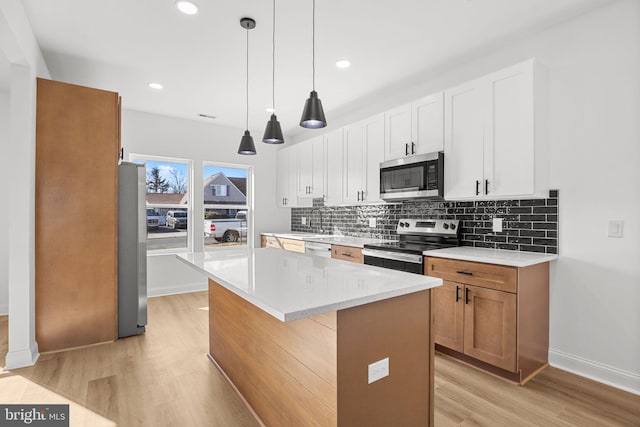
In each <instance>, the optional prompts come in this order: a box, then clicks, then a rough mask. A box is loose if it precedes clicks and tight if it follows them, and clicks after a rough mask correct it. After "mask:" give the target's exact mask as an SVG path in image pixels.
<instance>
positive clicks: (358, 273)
mask: <svg viewBox="0 0 640 427" xmlns="http://www.w3.org/2000/svg"><path fill="white" fill-rule="evenodd" d="M176 257H177V258H178V259H179V260H180V261H182V262H184V263H186V264H187V265H189V266H190V267H192V268H194V269H195V270H198V271H200V272H202V273H204V274H205V275H206V276H207V277H209V278H210V279H213V280H214V281H215V282H217V283H219V284H220V285H222V286H224V287H225V288H227V289H228V290H230V291H231V292H233V293H235V294H236V295H238V296H240V297H241V298H243V299H245V300H246V301H248V302H250V303H251V304H253V305H255V306H257V307H259V308H260V309H262V310H264V311H265V312H267V313H269V314H271V315H272V316H274V317H275V318H277V319H279V320H281V321H283V322H288V321H292V320H296V319H301V318H305V317H309V316H313V315H316V314H322V313H327V312H331V311H336V310H342V309H346V308H350V307H356V306H359V305H363V304H368V303H372V302H376V301H382V300H385V299H388V298H393V297H396V296H400V295H406V294H410V293H413V292H418V291H422V290H425V289H431V288H434V287H437V286H440V285H442V280H441V279H438V278H435V277H428V276H422V275H419V274H412V273H405V272H401V271H395V270H389V269H385V268H380V267H374V266H369V265H362V264H356V263H352V262H348V261H341V260H334V259H331V258H324V257H317V256H313V255H307V254H300V253H296V252H290V251H284V250H281V249H274V248H261V249H247V248H242V249H228V250H226V249H225V250H217V251H210V252H204V253H187V254H178V255H176Z"/></svg>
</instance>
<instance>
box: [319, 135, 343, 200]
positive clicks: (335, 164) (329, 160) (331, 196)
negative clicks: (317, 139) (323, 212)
mask: <svg viewBox="0 0 640 427" xmlns="http://www.w3.org/2000/svg"><path fill="white" fill-rule="evenodd" d="M324 143H325V150H326V157H325V159H326V161H325V204H327V205H335V204H341V203H342V201H343V199H342V195H343V194H342V193H343V185H344V175H343V174H344V144H343V128H340V129H338V130H334V131H332V132H329V133H327V134H325V135H324Z"/></svg>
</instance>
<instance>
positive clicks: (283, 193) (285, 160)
mask: <svg viewBox="0 0 640 427" xmlns="http://www.w3.org/2000/svg"><path fill="white" fill-rule="evenodd" d="M289 152H290V149H286V148H285V149H280V150H278V159H277V168H278V170H277V182H276V189H277V195H276V205H277V206H280V207H286V206H287V198H289Z"/></svg>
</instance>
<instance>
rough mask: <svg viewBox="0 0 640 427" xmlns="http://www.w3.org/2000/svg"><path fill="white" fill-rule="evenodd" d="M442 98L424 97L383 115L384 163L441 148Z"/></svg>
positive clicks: (442, 143) (441, 95)
mask: <svg viewBox="0 0 640 427" xmlns="http://www.w3.org/2000/svg"><path fill="white" fill-rule="evenodd" d="M443 105H444V95H443V93H442V92H439V93H436V94H433V95H429V96H426V97H424V98H421V99H419V100H417V101H414V102H412V103H410V104H406V105H403V106H400V107H397V108H394V109H392V110H389V111H387V112H386V113H385V130H386V137H385V160H392V159H398V158H401V157H405V156H411V155H414V154H423V153H431V152H436V151H442V150H443V148H444V133H443V132H444V117H443V114H444V113H443V112H444V106H443Z"/></svg>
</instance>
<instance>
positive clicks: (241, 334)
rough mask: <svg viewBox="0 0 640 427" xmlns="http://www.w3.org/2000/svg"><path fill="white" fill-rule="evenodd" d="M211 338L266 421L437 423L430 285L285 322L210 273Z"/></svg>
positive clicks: (214, 352) (220, 360)
mask: <svg viewBox="0 0 640 427" xmlns="http://www.w3.org/2000/svg"><path fill="white" fill-rule="evenodd" d="M209 346H210V347H209V351H210V358H212V359H213V360H214V361H215V364H217V365H218V367H219V368H220V369H221V370H222V371H223V373H224V374H225V375H226V376H227V378H228V379H229V381H230V382H231V383H232V384H233V385H234V387H235V388H236V390H237V391H238V392H239V393H240V394H241V396H242V397H243V398H244V399H245V401H246V402H247V404H248V405H249V407H250V408H251V410H252V411H253V412H254V414H256V416H257V417H258V419H259V420H260V421H261V422H262V423H264V425H267V426H363V425H366V426H390V425H402V426H432V425H433V380H434V371H433V360H434V350H433V348H434V345H433V340H432V334H431V290H430V289H427V290H423V291H419V292H414V293H410V294H407V295H403V296H398V297H395V298H390V299H386V300H382V301H378V302H374V303H370V304H364V305H360V306H356V307H352V308H347V309H343V310H338V311H333V312H329V313H325V314H320V315H315V316H311V317H308V318H303V319H299V320H294V321H290V322H282V321H280V320H278V319H276V318H275V317H273V316H271V315H270V314H268V313H266V312H265V311H263V310H261V309H260V308H258V307H256V306H255V305H253V304H251V303H249V302H247V301H246V300H245V299H243V298H241V297H239V296H238V295H236V294H234V293H233V292H231V291H229V290H227V289H226V288H224V287H223V286H221V285H219V284H218V283H216V282H215V281H214V280H211V279H209ZM385 358H389V375H388V376H386V377H383V378H382V379H380V380H378V381H375V382H372V383H371V384H369V383H368V378H369V377H368V366H369V364H372V363H374V362H377V361H379V360H382V359H385Z"/></svg>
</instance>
